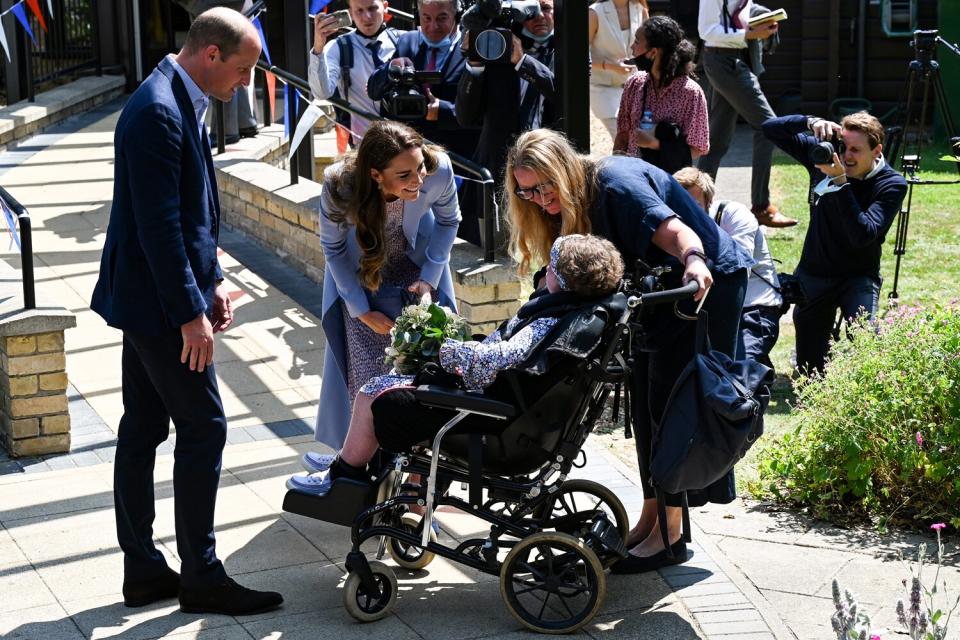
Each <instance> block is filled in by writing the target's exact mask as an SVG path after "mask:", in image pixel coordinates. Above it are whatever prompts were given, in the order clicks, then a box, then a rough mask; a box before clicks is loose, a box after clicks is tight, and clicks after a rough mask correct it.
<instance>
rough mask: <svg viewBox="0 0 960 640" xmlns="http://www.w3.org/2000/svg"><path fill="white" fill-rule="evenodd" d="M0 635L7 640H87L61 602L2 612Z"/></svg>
mask: <svg viewBox="0 0 960 640" xmlns="http://www.w3.org/2000/svg"><path fill="white" fill-rule="evenodd" d="M4 593H9V592H8V591H4ZM0 637H2V638H4V639H5V640H38V639H40V638H43V640H86V636H84V635H83V633H82V632H81V631H80V628H79V627H77V625H76V623H75V622H74V621H73V620H72V619H71V618H70V616H69V615H67V612H66V611H65V610H64V608H63V607H62V606H60V605H59V604H48V605H44V606H41V607H33V608H30V609H19V610H16V611H10V612H6V613H0Z"/></svg>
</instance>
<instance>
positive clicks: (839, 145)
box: [808, 134, 846, 164]
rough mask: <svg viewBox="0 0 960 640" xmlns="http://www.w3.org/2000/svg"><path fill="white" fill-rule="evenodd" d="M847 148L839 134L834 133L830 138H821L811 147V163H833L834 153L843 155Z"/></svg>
mask: <svg viewBox="0 0 960 640" xmlns="http://www.w3.org/2000/svg"><path fill="white" fill-rule="evenodd" d="M845 150H846V146H845V145H844V144H843V138H841V137H839V136H838V135H837V134H833V137H832V138H830V140H821V141H820V142H818V143H817V144H815V145H814V146H812V147H810V151H809V152H808V154H809V158H810V163H811V164H833V154H834V153H836V154H837V156H842V155H843V152H844V151H845Z"/></svg>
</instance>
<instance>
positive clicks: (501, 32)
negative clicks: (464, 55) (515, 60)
mask: <svg viewBox="0 0 960 640" xmlns="http://www.w3.org/2000/svg"><path fill="white" fill-rule="evenodd" d="M539 15H540V0H478V1H477V3H476V4H475V5H473V6H472V7H470V8H469V9H468V10H467V11H466V12H465V13H464V14H463V18H462V20H461V24H462V25H463V28H464V29H466V30H467V31H469V32H470V47H469V49H468V59H469V60H470V61H471V62H480V63H483V64H497V63H501V64H509V62H510V54H511V53H512V48H513V29H512V27H514V26H516V25H522V24H523V23H524V22H525V21H527V20H531V19H533V18H536V17H537V16H539Z"/></svg>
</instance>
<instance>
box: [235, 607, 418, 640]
mask: <svg viewBox="0 0 960 640" xmlns="http://www.w3.org/2000/svg"><path fill="white" fill-rule="evenodd" d="M240 624H241V625H242V626H243V628H244V629H246V630H247V631H248V632H249V633H250V634H251V635H252V636H253V637H254V638H264V639H266V638H271V639H273V638H282V639H283V640H370V638H372V637H376V638H390V640H420V638H421V636H419V635H418V634H417V633H416V632H415V631H414V630H413V629H411V628H410V627H408V626H407V625H406V624H404V623H403V622H402V621H401V620H400V619H399V618H398V617H397V616H395V615H389V616H387V617H386V618H384V619H383V620H379V621H377V622H372V623H370V624H360V623H358V622H357V621H356V620H354V619H353V618H351V617H350V615H349V614H348V613H347V612H346V611H344V610H343V609H340V610H339V611H337V610H325V611H312V612H310V613H297V614H293V615H283V616H278V617H276V618H270V619H269V620H257V621H254V622H245V621H243V620H242V619H241V621H240Z"/></svg>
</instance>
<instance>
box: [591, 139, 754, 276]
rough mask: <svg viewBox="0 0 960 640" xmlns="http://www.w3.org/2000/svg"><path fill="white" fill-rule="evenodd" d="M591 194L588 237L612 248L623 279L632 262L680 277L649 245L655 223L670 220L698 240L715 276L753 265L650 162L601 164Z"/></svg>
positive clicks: (616, 159)
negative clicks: (607, 242) (623, 271)
mask: <svg viewBox="0 0 960 640" xmlns="http://www.w3.org/2000/svg"><path fill="white" fill-rule="evenodd" d="M596 188H597V192H596V195H595V196H594V199H593V205H592V206H591V208H590V221H591V222H592V225H593V229H592V232H593V233H596V234H598V235H601V236H603V237H605V238H607V239H609V240H610V241H611V242H613V244H615V245H616V247H617V249H618V250H619V251H620V253H621V254H622V255H623V260H624V264H625V265H626V268H627V272H628V273H632V271H633V267H634V264H635V263H636V259H637V258H640V259H641V260H643V261H644V262H646V263H647V264H649V265H661V264H670V265H671V266H673V267H674V269H675V270H679V271H680V272H682V269H681V268H680V265H679V261H678V260H677V259H676V258H674V257H672V256H670V255H668V254H667V253H665V252H664V251H662V250H660V249H659V248H658V247H656V246H655V245H654V244H653V243H652V242H651V240H652V239H653V234H654V232H655V231H656V230H657V227H658V226H660V223H661V222H663V221H664V220H666V219H668V218H672V217H674V216H676V217H678V218H680V220H681V221H682V222H683V223H684V224H686V225H687V226H688V227H690V228H691V229H693V230H694V231H695V232H696V234H697V235H698V236H700V240H701V242H703V249H704V253H706V254H707V257H708V258H710V260H712V261H713V269H712V271H713V272H714V273H715V274H730V273H734V272H735V271H738V270H740V269H746V268H749V267H750V266H751V265H753V263H754V261H753V258H752V257H751V256H749V255H747V252H746V251H745V250H744V249H742V248H741V247H740V246H739V245H738V244H737V243H736V242H734V241H733V240H732V239H731V238H730V236H729V235H727V233H726V232H725V231H724V230H722V229H721V228H720V227H718V226H717V225H716V223H715V222H714V221H713V219H712V218H710V216H708V215H705V214H704V212H703V209H702V208H701V207H700V205H698V204H697V202H696V201H695V200H694V199H693V198H691V197H690V194H688V193H687V191H686V189H684V188H683V187H681V186H680V183H678V182H677V181H676V180H674V178H673V176H671V175H670V174H669V173H667V172H665V171H663V170H662V169H660V168H658V167H655V166H653V165H652V164H650V163H649V162H645V161H644V160H641V159H639V158H631V157H628V156H613V157H610V158H605V159H603V160H601V161H600V166H599V169H598V172H597V180H596Z"/></svg>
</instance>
